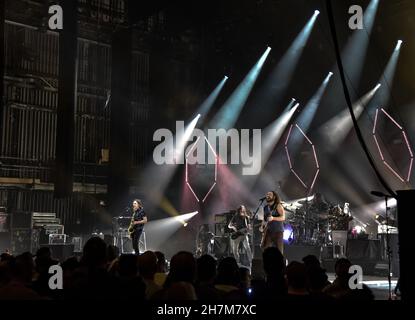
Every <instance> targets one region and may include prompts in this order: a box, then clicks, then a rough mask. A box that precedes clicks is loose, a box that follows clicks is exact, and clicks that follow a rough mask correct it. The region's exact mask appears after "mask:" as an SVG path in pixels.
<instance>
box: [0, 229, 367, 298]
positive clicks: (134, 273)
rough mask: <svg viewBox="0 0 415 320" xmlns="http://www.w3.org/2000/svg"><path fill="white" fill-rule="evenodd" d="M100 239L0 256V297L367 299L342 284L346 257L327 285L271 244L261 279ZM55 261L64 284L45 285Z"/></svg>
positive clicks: (315, 264) (313, 266)
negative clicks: (60, 255)
mask: <svg viewBox="0 0 415 320" xmlns="http://www.w3.org/2000/svg"><path fill="white" fill-rule="evenodd" d="M115 249H116V248H115V247H112V246H108V245H107V244H106V243H105V242H104V240H102V239H101V238H99V237H93V238H91V239H89V240H88V241H87V242H86V244H85V246H84V248H83V252H82V256H81V257H80V258H77V257H69V258H67V259H66V260H64V261H57V260H54V259H53V258H52V257H51V252H50V249H49V248H47V247H43V248H41V249H39V250H38V252H37V253H36V255H35V256H33V255H32V254H31V253H29V252H27V253H23V254H20V255H18V256H13V255H10V254H8V253H3V254H2V255H1V261H0V299H9V300H16V299H30V300H36V299H52V300H56V299H57V300H67V299H69V300H70V299H114V300H117V299H134V300H136V301H146V300H149V301H168V300H200V301H209V300H246V301H249V300H259V299H261V300H274V299H289V300H296V301H297V300H298V301H304V300H323V301H335V300H344V299H358V300H373V299H374V296H373V294H372V292H371V290H370V289H369V288H368V287H367V286H365V285H363V289H360V290H352V289H350V287H349V279H350V276H351V275H350V274H349V267H350V266H351V263H350V261H349V260H347V259H339V260H338V261H337V262H336V264H335V273H336V279H335V280H334V281H333V282H332V283H330V282H329V280H328V276H327V274H326V270H324V269H323V268H322V267H321V266H320V262H319V260H318V259H317V257H315V256H306V257H304V258H303V259H302V261H301V262H300V261H292V262H290V263H289V264H288V265H286V260H285V258H284V257H283V255H282V254H281V253H280V251H279V250H278V249H277V248H276V247H269V248H267V249H265V250H264V252H263V259H262V270H261V271H262V273H261V274H263V276H254V275H253V273H251V271H250V270H249V269H248V268H246V267H239V266H238V264H237V262H236V260H235V258H233V257H224V258H222V259H220V260H217V259H215V258H214V257H212V256H210V255H203V256H201V257H199V258H197V259H196V258H195V257H194V255H193V254H192V253H190V252H186V251H180V252H178V253H177V254H175V255H174V256H173V257H172V258H171V260H170V262H169V263H168V262H167V260H166V258H165V256H164V255H163V253H161V252H152V251H146V252H144V253H142V254H140V255H138V256H137V255H134V254H122V255H118V254H117V252H116V250H115ZM53 265H60V266H61V268H62V271H63V289H61V290H52V289H51V288H50V286H49V280H50V277H51V274H49V268H50V267H51V266H53Z"/></svg>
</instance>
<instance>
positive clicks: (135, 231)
mask: <svg viewBox="0 0 415 320" xmlns="http://www.w3.org/2000/svg"><path fill="white" fill-rule="evenodd" d="M146 223H147V215H146V213H145V212H144V208H143V203H142V202H141V200H140V199H134V201H133V206H132V212H131V222H130V226H129V227H128V233H129V234H130V238H131V240H132V242H133V248H134V252H135V254H136V255H139V254H140V246H139V243H140V237H141V234H142V233H143V229H144V225H145V224H146Z"/></svg>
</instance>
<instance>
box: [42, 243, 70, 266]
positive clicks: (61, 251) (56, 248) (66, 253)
mask: <svg viewBox="0 0 415 320" xmlns="http://www.w3.org/2000/svg"><path fill="white" fill-rule="evenodd" d="M41 247H48V248H49V249H50V252H51V256H52V258H53V259H56V260H59V261H61V262H62V261H64V260H65V259H67V258H69V257H71V256H73V254H74V245H73V244H72V243H71V244H47V245H41Z"/></svg>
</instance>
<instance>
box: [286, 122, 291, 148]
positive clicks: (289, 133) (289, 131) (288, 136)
mask: <svg viewBox="0 0 415 320" xmlns="http://www.w3.org/2000/svg"><path fill="white" fill-rule="evenodd" d="M292 128H293V125H291V126H290V130H288V135H287V139H285V146H287V144H288V139H289V138H290V135H291V130H292Z"/></svg>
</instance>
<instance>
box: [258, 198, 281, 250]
mask: <svg viewBox="0 0 415 320" xmlns="http://www.w3.org/2000/svg"><path fill="white" fill-rule="evenodd" d="M265 199H266V201H267V204H266V205H265V206H264V220H263V224H262V226H261V228H260V231H261V232H262V241H261V247H262V249H266V248H268V247H271V246H274V247H277V248H278V249H279V250H280V252H281V253H283V251H284V221H285V210H284V207H283V206H282V204H281V199H280V197H279V196H278V194H277V193H276V192H275V191H269V192H267V194H266V196H265Z"/></svg>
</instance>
